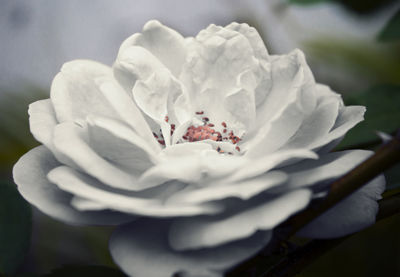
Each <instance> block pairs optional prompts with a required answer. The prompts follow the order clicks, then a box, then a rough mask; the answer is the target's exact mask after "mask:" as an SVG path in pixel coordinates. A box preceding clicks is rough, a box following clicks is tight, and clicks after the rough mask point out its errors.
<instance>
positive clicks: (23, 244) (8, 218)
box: [0, 181, 32, 275]
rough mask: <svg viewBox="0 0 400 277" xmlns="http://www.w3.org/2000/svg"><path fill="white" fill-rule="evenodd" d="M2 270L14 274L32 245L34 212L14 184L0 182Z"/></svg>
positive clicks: (0, 262) (0, 252)
mask: <svg viewBox="0 0 400 277" xmlns="http://www.w3.org/2000/svg"><path fill="white" fill-rule="evenodd" d="M0 203H1V205H0V227H1V228H0V272H2V273H4V274H7V275H8V274H12V273H14V272H15V271H16V269H17V267H18V266H19V265H20V263H21V262H22V260H23V259H24V257H25V254H26V252H27V250H28V248H29V245H30V237H31V230H32V214H31V207H30V205H29V204H28V203H27V202H25V200H24V199H23V198H22V197H21V195H20V194H19V193H18V191H17V188H16V186H15V185H14V184H12V183H9V182H4V181H3V182H0Z"/></svg>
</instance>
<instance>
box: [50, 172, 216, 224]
mask: <svg viewBox="0 0 400 277" xmlns="http://www.w3.org/2000/svg"><path fill="white" fill-rule="evenodd" d="M48 178H49V180H50V181H52V182H53V183H55V184H57V186H58V187H60V188H61V189H62V190H64V191H67V192H70V193H72V194H74V195H76V196H80V197H83V198H86V199H88V200H92V201H93V202H97V203H100V204H103V205H104V206H106V207H108V208H109V209H112V210H117V211H121V212H125V213H131V214H137V215H143V216H152V217H170V216H174V217H175V216H194V215H199V214H210V213H211V214H213V213H216V212H219V210H220V208H219V207H218V206H216V205H213V204H202V205H179V206H172V205H165V204H164V203H163V201H161V200H159V199H146V198H143V197H138V196H137V195H138V194H135V193H134V192H133V193H128V192H126V191H121V192H119V191H117V190H106V189H105V187H104V185H102V184H101V183H99V182H98V181H97V180H96V179H94V178H91V177H90V176H88V175H85V174H82V173H80V172H78V171H76V170H73V169H72V168H69V167H66V166H60V167H57V168H55V169H53V170H52V171H50V173H49V174H48ZM139 195H140V194H139Z"/></svg>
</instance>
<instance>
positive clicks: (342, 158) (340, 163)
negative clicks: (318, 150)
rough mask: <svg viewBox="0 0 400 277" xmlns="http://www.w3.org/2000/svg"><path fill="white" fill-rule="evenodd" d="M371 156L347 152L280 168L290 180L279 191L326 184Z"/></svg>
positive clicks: (363, 152)
mask: <svg viewBox="0 0 400 277" xmlns="http://www.w3.org/2000/svg"><path fill="white" fill-rule="evenodd" d="M372 154H373V152H372V151H367V150H348V151H340V152H332V153H327V154H324V155H321V156H320V157H319V159H318V160H306V161H302V162H301V163H299V164H295V165H292V166H288V167H284V168H280V170H282V171H284V172H286V173H287V174H288V175H289V176H290V179H289V181H288V182H287V184H286V185H285V186H283V187H281V190H279V191H284V190H286V189H293V188H296V189H297V188H301V187H304V186H313V185H321V182H323V184H326V183H327V182H329V181H332V180H333V179H336V178H338V177H340V176H342V175H343V174H345V173H346V172H348V171H350V170H351V169H353V168H354V167H355V166H357V165H358V164H359V163H361V162H362V161H364V160H366V159H367V158H368V157H369V156H371V155H372Z"/></svg>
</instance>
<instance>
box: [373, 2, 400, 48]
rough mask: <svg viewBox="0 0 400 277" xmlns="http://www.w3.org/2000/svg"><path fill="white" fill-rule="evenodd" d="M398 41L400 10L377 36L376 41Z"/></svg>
mask: <svg viewBox="0 0 400 277" xmlns="http://www.w3.org/2000/svg"><path fill="white" fill-rule="evenodd" d="M399 39H400V10H398V11H397V12H396V13H395V15H394V16H393V17H392V18H391V19H390V20H389V22H388V23H387V24H386V25H385V27H384V28H383V30H382V31H381V32H380V33H379V35H378V40H380V41H384V42H389V41H395V40H399Z"/></svg>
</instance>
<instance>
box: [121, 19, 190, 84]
mask: <svg viewBox="0 0 400 277" xmlns="http://www.w3.org/2000/svg"><path fill="white" fill-rule="evenodd" d="M133 45H135V46H141V47H143V48H145V49H147V50H148V51H149V52H150V53H152V54H153V55H154V56H155V57H156V58H157V59H158V60H160V61H161V62H162V63H163V64H164V65H165V66H166V67H167V68H168V69H169V70H170V71H171V73H172V74H173V75H174V76H179V73H180V72H181V69H182V64H183V63H184V60H185V56H186V49H185V39H184V38H183V37H182V36H181V35H180V34H179V33H178V32H176V31H175V30H173V29H171V28H168V27H166V26H165V25H162V24H161V23H160V22H159V21H157V20H150V21H148V22H147V23H146V25H144V27H143V31H142V33H136V34H134V35H132V36H131V37H129V38H127V39H126V40H125V41H124V42H123V43H122V45H121V48H120V51H124V49H126V48H128V47H130V46H133Z"/></svg>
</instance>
